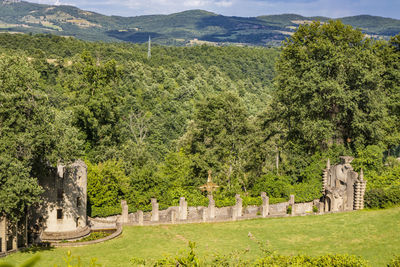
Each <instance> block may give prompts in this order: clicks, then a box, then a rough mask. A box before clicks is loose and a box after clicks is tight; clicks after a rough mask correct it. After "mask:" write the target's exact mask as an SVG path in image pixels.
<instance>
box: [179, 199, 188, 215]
mask: <svg viewBox="0 0 400 267" xmlns="http://www.w3.org/2000/svg"><path fill="white" fill-rule="evenodd" d="M187 217H188V203H187V201H186V200H185V198H184V197H181V198H180V199H179V220H187Z"/></svg>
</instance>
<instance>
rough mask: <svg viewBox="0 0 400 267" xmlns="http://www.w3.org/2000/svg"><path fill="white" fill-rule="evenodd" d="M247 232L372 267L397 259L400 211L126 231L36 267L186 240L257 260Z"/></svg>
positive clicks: (122, 260)
mask: <svg viewBox="0 0 400 267" xmlns="http://www.w3.org/2000/svg"><path fill="white" fill-rule="evenodd" d="M249 232H251V233H252V235H253V236H254V237H256V238H257V239H258V240H262V241H267V240H268V241H269V243H270V244H271V246H272V249H273V250H275V251H277V252H278V253H282V254H287V255H290V254H299V253H302V254H308V255H321V254H327V253H331V254H353V255H359V256H362V257H364V258H365V259H366V260H368V261H369V262H370V264H371V265H372V266H383V265H385V264H386V263H388V262H389V260H390V259H391V258H393V256H394V255H395V254H397V255H400V207H397V208H392V209H387V210H369V211H357V212H349V213H340V214H328V215H321V216H306V217H291V218H272V219H256V220H249V221H240V222H227V223H213V224H185V225H166V226H150V227H125V228H124V231H123V234H122V235H121V236H120V237H118V238H116V239H114V240H111V241H108V242H106V243H103V244H97V245H92V246H86V247H78V248H69V249H67V248H59V249H58V248H57V249H53V250H48V251H42V252H40V253H41V261H40V264H39V266H54V264H58V265H62V264H63V257H64V256H65V255H66V253H67V251H68V250H71V252H72V255H75V256H80V257H81V259H82V260H83V262H84V263H85V265H84V266H86V264H87V263H88V262H89V260H90V258H92V257H95V258H97V259H98V262H99V263H101V264H102V265H103V266H129V260H130V259H131V258H132V257H140V258H147V259H149V258H152V259H156V258H160V257H162V256H163V255H165V254H170V255H175V254H176V253H177V252H178V251H179V250H182V249H186V248H187V243H188V240H191V241H195V242H196V244H197V249H196V251H197V252H198V254H199V256H200V257H205V256H206V255H208V254H210V253H211V254H213V253H215V252H217V253H223V254H228V253H230V252H232V251H233V250H244V249H246V248H249V252H248V253H247V254H246V257H257V256H261V252H260V250H259V249H258V245H257V244H256V243H255V242H254V241H253V240H250V238H249V237H248V233H249ZM32 255H33V253H21V252H20V253H17V254H14V255H10V256H8V257H7V258H5V260H6V261H7V262H10V263H20V262H23V261H24V260H26V259H28V258H29V257H31V256H32ZM0 262H1V261H0Z"/></svg>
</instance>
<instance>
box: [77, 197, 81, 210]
mask: <svg viewBox="0 0 400 267" xmlns="http://www.w3.org/2000/svg"><path fill="white" fill-rule="evenodd" d="M80 206H81V198H80V197H77V198H76V207H77V208H79V207H80Z"/></svg>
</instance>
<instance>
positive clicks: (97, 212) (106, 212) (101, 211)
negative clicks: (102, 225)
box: [90, 205, 122, 218]
mask: <svg viewBox="0 0 400 267" xmlns="http://www.w3.org/2000/svg"><path fill="white" fill-rule="evenodd" d="M121 212H122V208H121V206H120V205H118V206H111V207H94V206H92V207H91V212H90V217H92V218H94V217H108V216H113V215H117V214H121Z"/></svg>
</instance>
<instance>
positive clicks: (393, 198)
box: [364, 186, 400, 208]
mask: <svg viewBox="0 0 400 267" xmlns="http://www.w3.org/2000/svg"><path fill="white" fill-rule="evenodd" d="M364 203H365V206H366V207H368V208H388V207H392V206H395V205H399V204H400V186H391V187H387V188H373V189H370V190H368V191H367V192H366V193H365V196H364Z"/></svg>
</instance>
